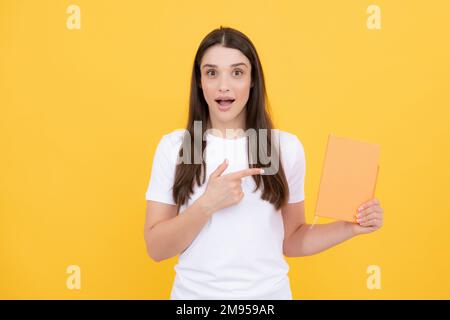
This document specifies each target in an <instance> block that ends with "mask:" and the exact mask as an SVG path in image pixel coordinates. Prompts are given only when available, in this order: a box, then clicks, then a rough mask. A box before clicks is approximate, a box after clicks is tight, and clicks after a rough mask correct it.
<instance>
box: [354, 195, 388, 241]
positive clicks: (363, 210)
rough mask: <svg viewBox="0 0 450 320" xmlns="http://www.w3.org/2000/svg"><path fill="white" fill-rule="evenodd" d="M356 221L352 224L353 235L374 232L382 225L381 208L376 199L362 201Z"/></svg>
mask: <svg viewBox="0 0 450 320" xmlns="http://www.w3.org/2000/svg"><path fill="white" fill-rule="evenodd" d="M356 221H357V223H351V224H352V231H353V233H354V234H355V235H359V234H366V233H371V232H374V231H376V230H378V229H380V228H381V227H382V226H383V209H382V208H381V207H380V201H379V200H378V199H375V198H374V199H372V200H370V201H368V202H366V203H363V204H362V205H361V206H360V207H359V209H358V213H357V215H356Z"/></svg>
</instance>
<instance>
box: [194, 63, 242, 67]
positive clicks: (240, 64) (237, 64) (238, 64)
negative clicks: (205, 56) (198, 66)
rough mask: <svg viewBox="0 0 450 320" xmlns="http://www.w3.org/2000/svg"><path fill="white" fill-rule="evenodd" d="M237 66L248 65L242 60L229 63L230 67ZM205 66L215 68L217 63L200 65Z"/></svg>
mask: <svg viewBox="0 0 450 320" xmlns="http://www.w3.org/2000/svg"><path fill="white" fill-rule="evenodd" d="M237 66H245V67H247V68H248V66H247V65H246V64H245V63H244V62H239V63H234V64H231V65H230V67H237ZM206 67H211V68H217V65H215V64H209V63H207V64H205V65H203V66H202V68H206Z"/></svg>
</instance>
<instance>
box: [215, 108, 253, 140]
mask: <svg viewBox="0 0 450 320" xmlns="http://www.w3.org/2000/svg"><path fill="white" fill-rule="evenodd" d="M245 115H246V114H245V109H244V110H243V112H241V114H240V115H239V116H238V117H237V118H236V119H233V121H230V122H220V121H217V119H212V118H211V117H210V118H209V119H208V124H207V129H215V130H219V131H220V134H221V136H222V137H224V138H239V137H243V136H244V132H245ZM227 131H229V132H227ZM211 134H215V133H214V131H211Z"/></svg>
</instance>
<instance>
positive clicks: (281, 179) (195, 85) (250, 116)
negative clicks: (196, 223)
mask: <svg viewBox="0 0 450 320" xmlns="http://www.w3.org/2000/svg"><path fill="white" fill-rule="evenodd" d="M217 44H219V45H221V46H223V47H226V48H233V49H238V50H240V51H241V52H242V53H243V54H244V55H245V56H246V57H247V58H248V59H249V60H250V63H251V66H252V67H251V79H252V83H253V86H252V87H251V88H250V94H249V98H248V101H247V104H246V106H245V108H246V114H247V117H246V120H245V126H246V128H243V129H244V131H245V130H247V129H249V128H253V129H255V130H256V131H257V132H259V129H267V143H266V144H265V145H267V149H268V150H266V152H267V153H266V154H267V155H268V154H271V158H273V155H272V153H271V152H276V148H273V149H272V145H271V141H272V139H271V135H272V132H271V129H273V123H272V120H271V119H270V116H269V113H268V111H267V109H268V99H267V94H266V87H265V81H264V74H263V70H262V66H261V62H260V60H259V57H258V54H257V52H256V49H255V47H254V45H253V43H252V42H251V41H250V39H249V38H248V37H247V36H246V35H244V34H243V33H241V32H240V31H238V30H235V29H233V28H226V27H222V26H221V27H220V28H218V29H215V30H213V31H211V32H210V33H209V34H208V35H206V37H205V38H204V39H203V41H202V42H201V43H200V46H199V48H198V50H197V54H196V55H195V59H194V65H193V68H192V78H191V89H190V99H189V117H188V121H187V125H186V134H185V135H184V138H183V144H185V143H186V144H185V145H187V146H191V147H190V148H191V149H190V151H191V152H190V155H189V156H190V157H191V158H190V160H191V161H189V162H187V163H184V162H181V163H178V164H177V166H176V170H175V179H174V185H173V198H174V200H175V202H176V203H177V207H178V210H179V209H180V207H181V206H182V205H183V204H185V203H186V202H187V201H188V199H190V195H191V194H192V193H193V191H194V190H193V188H194V182H196V183H197V185H198V186H201V185H202V184H204V183H205V181H206V174H205V172H206V163H205V161H204V159H203V158H202V157H201V158H202V162H201V163H195V162H194V161H193V159H194V157H195V154H197V157H199V156H201V155H203V154H204V153H203V152H204V150H205V148H206V141H205V140H203V139H202V143H201V150H200V145H199V144H195V143H194V121H201V123H202V126H201V127H202V137H204V133H205V131H206V129H208V126H209V109H208V104H207V103H206V100H205V98H204V96H203V91H202V89H201V87H200V83H201V78H200V77H201V74H200V63H201V59H202V57H203V55H204V53H205V51H206V50H207V49H208V48H209V47H211V46H213V45H217ZM256 136H257V139H258V140H257V143H256V146H257V148H258V153H257V154H259V148H260V146H261V144H260V143H259V142H260V141H259V139H260V136H259V135H256ZM247 139H248V137H247ZM188 140H190V141H188ZM247 142H248V140H247ZM247 146H249V144H248V143H247ZM247 152H248V147H247ZM185 156H186V155H185ZM179 157H180V158H183V148H180V151H179ZM197 159H200V158H197ZM278 159H280V158H279V157H278ZM253 162H255V161H253ZM265 166H270V163H269V164H268V165H265ZM265 166H263V165H262V164H261V162H260V159H259V157H258V158H257V161H256V163H252V164H249V167H251V168H252V167H256V168H264V167H265ZM252 177H253V179H254V180H255V184H256V188H255V189H254V190H253V192H254V191H256V190H258V189H259V188H260V187H261V183H262V184H263V192H262V196H261V198H262V199H263V200H267V201H269V202H270V203H272V204H274V206H275V208H276V209H277V210H278V209H280V208H281V207H282V206H283V205H284V204H285V203H286V202H287V197H288V194H289V188H288V183H287V181H286V176H285V173H284V170H283V167H282V165H281V161H280V162H279V167H278V171H277V172H276V173H275V174H273V175H253V176H252Z"/></svg>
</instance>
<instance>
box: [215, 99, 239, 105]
mask: <svg viewBox="0 0 450 320" xmlns="http://www.w3.org/2000/svg"><path fill="white" fill-rule="evenodd" d="M215 101H216V102H217V103H218V104H219V105H220V106H222V107H227V106H230V105H231V104H232V103H233V102H234V101H235V99H233V98H231V97H222V98H217V99H215Z"/></svg>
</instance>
